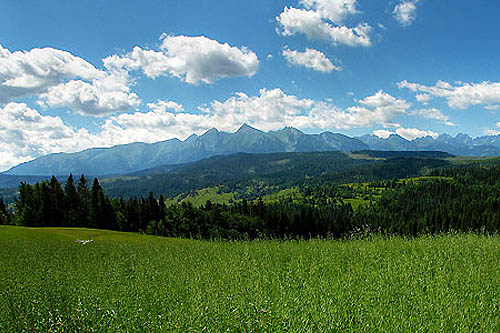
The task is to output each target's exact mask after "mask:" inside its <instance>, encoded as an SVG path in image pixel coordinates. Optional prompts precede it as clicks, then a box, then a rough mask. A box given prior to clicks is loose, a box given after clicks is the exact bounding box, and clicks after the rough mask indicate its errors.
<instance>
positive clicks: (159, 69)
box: [103, 35, 259, 84]
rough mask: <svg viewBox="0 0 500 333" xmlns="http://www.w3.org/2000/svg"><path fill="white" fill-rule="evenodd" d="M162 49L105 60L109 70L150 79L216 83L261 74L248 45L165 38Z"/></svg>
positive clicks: (138, 48) (114, 56)
mask: <svg viewBox="0 0 500 333" xmlns="http://www.w3.org/2000/svg"><path fill="white" fill-rule="evenodd" d="M161 40H162V44H161V46H160V49H161V51H153V50H144V49H142V48H140V47H138V46H136V47H134V49H133V50H132V51H131V52H129V53H127V54H126V55H124V56H118V55H113V56H111V57H108V58H106V59H104V60H103V62H104V66H105V67H106V68H108V69H109V70H117V69H118V70H119V69H126V70H142V71H143V72H144V74H145V75H146V76H147V77H149V78H152V79H154V78H157V77H159V76H167V75H170V76H173V77H176V78H179V79H181V80H182V81H184V82H187V83H190V84H199V83H200V82H204V83H208V84H210V83H213V82H214V81H215V80H217V79H222V78H228V77H239V76H248V77H252V76H254V75H255V74H256V73H257V69H258V67H259V60H258V58H257V55H256V54H255V53H254V52H252V51H250V50H248V49H247V48H246V47H241V48H238V47H234V46H230V45H229V44H227V43H224V44H222V43H219V42H218V41H216V40H213V39H209V38H207V37H205V36H198V37H189V36H168V35H163V36H162V37H161Z"/></svg>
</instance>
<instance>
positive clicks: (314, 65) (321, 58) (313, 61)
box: [282, 48, 342, 73]
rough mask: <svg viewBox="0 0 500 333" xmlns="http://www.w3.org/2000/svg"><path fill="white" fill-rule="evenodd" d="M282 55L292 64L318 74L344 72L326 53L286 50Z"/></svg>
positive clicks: (309, 50) (311, 50)
mask: <svg viewBox="0 0 500 333" xmlns="http://www.w3.org/2000/svg"><path fill="white" fill-rule="evenodd" d="M282 54H283V57H285V59H286V60H287V61H288V62H289V63H290V64H292V65H298V66H304V67H306V68H311V69H314V70H315V71H318V72H323V73H331V72H332V71H340V70H342V68H341V67H337V66H335V65H334V64H333V63H332V62H331V60H330V59H328V58H327V57H326V55H325V54H324V53H322V52H320V51H318V50H314V49H306V51H305V52H299V51H294V50H289V49H288V48H285V49H284V50H283V52H282Z"/></svg>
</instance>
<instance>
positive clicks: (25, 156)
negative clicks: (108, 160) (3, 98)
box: [0, 102, 100, 170]
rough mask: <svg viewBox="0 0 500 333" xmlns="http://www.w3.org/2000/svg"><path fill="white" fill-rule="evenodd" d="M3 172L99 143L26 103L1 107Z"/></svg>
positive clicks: (87, 133) (0, 162)
mask: <svg viewBox="0 0 500 333" xmlns="http://www.w3.org/2000/svg"><path fill="white" fill-rule="evenodd" d="M0 114H1V117H0V142H3V143H4V144H3V145H2V146H1V147H0V156H2V158H1V159H0V170H4V169H7V168H8V167H11V166H14V165H16V164H18V163H21V162H25V161H28V160H31V159H33V158H35V157H38V156H40V155H45V154H49V153H54V152H63V151H64V152H74V151H79V150H82V149H85V148H87V147H90V146H94V145H99V144H100V142H99V141H98V140H95V139H96V138H95V137H93V136H92V135H90V134H89V132H88V131H87V130H86V129H83V128H81V129H75V128H73V127H71V126H68V125H67V124H65V123H64V122H63V121H62V119H61V118H60V117H52V116H44V115H41V114H40V113H39V112H38V111H36V110H34V109H31V108H29V107H28V106H27V105H26V104H24V103H13V102H11V103H8V104H7V105H5V106H4V107H3V108H0Z"/></svg>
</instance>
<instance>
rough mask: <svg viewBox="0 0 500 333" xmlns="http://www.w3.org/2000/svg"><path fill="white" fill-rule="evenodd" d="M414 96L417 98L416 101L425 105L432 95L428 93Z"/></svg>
mask: <svg viewBox="0 0 500 333" xmlns="http://www.w3.org/2000/svg"><path fill="white" fill-rule="evenodd" d="M415 98H416V99H417V101H419V102H420V103H422V104H424V105H427V104H429V102H430V100H431V99H432V96H431V95H428V94H417V95H416V96H415Z"/></svg>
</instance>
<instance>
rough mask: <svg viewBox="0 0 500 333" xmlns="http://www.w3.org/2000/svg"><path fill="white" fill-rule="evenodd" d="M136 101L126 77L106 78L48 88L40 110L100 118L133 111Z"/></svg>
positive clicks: (113, 75) (137, 103) (121, 75)
mask: <svg viewBox="0 0 500 333" xmlns="http://www.w3.org/2000/svg"><path fill="white" fill-rule="evenodd" d="M140 103H141V100H140V99H139V97H138V96H137V95H136V94H135V93H133V92H131V91H130V88H129V82H128V77H127V75H126V74H125V73H121V74H117V73H115V74H107V75H106V76H105V77H104V78H102V79H97V80H93V81H92V82H91V83H88V82H85V81H82V80H72V81H69V82H66V83H61V84H59V85H56V86H53V87H50V88H49V89H48V91H47V92H46V93H42V94H41V95H40V100H39V104H40V105H41V106H43V107H68V108H70V109H72V110H74V111H76V112H78V113H80V114H82V115H87V116H98V117H103V116H107V115H110V114H112V113H115V112H119V111H121V112H123V111H127V110H128V109H130V108H136V107H137V106H139V104H140Z"/></svg>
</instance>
